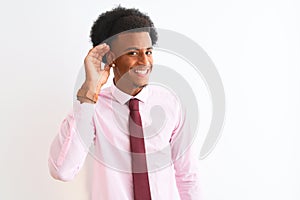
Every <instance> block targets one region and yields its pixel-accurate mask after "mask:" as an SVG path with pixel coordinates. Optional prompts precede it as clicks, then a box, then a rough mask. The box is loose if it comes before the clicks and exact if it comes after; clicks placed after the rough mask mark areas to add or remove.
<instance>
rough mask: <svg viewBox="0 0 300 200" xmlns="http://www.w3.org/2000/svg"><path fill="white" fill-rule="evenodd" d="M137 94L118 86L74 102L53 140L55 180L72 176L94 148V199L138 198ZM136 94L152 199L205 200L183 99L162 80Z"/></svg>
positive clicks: (50, 158) (64, 179)
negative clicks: (133, 127)
mask: <svg viewBox="0 0 300 200" xmlns="http://www.w3.org/2000/svg"><path fill="white" fill-rule="evenodd" d="M131 98H132V96H130V95H128V94H126V93H124V92H122V91H121V90H119V89H118V88H117V87H116V86H115V85H112V86H110V87H108V88H105V89H103V90H101V92H100V94H99V99H98V102H97V103H96V104H88V103H83V104H80V103H79V102H77V101H76V102H75V103H74V109H73V111H72V112H71V113H70V114H69V115H68V116H67V117H66V118H65V119H64V121H63V122H62V124H61V127H60V130H59V133H58V135H57V136H56V138H55V139H54V141H53V142H52V145H51V149H50V156H49V170H50V173H51V175H52V176H53V177H54V178H55V179H58V180H62V181H70V180H72V179H73V178H74V177H75V176H76V174H77V173H78V172H79V170H80V169H81V167H82V165H83V163H84V161H85V158H86V156H87V154H88V153H91V154H92V155H93V157H94V158H95V160H96V161H97V162H95V165H94V169H93V180H92V181H93V182H92V188H91V191H90V197H89V199H92V200H102V199H103V200H133V188H132V186H133V184H132V174H131V171H130V170H131V160H130V158H131V157H130V143H129V136H128V116H129V108H128V105H127V102H128V101H129V100H130V99H131ZM135 98H137V99H139V100H140V114H141V119H142V123H143V130H144V135H145V149H146V156H147V167H148V176H149V182H150V183H149V184H150V190H151V196H152V199H153V200H180V199H181V200H201V198H200V182H199V179H200V178H199V166H198V165H199V161H198V159H197V157H196V153H194V147H193V145H190V144H191V143H192V140H193V138H192V137H191V135H192V134H190V133H189V131H188V123H187V122H186V120H185V117H184V116H185V115H184V112H183V111H182V108H181V105H180V101H179V100H178V98H177V97H176V95H174V94H173V93H172V92H170V91H169V90H167V89H165V88H163V87H162V86H157V85H148V86H146V87H145V88H143V90H142V91H141V92H140V93H138V94H137V95H136V96H135Z"/></svg>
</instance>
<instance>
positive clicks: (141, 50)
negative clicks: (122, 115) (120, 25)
mask: <svg viewBox="0 0 300 200" xmlns="http://www.w3.org/2000/svg"><path fill="white" fill-rule="evenodd" d="M111 51H112V53H113V57H114V59H113V60H114V61H113V63H114V64H115V66H116V67H114V68H113V70H114V75H115V77H114V81H115V84H116V85H117V86H120V87H127V88H121V89H125V90H126V89H129V90H130V89H134V88H142V87H143V86H145V85H147V84H148V81H149V75H150V72H151V70H152V64H153V59H152V42H151V38H150V36H149V33H148V32H133V33H121V34H119V35H118V36H117V38H116V39H114V40H113V41H112V43H111Z"/></svg>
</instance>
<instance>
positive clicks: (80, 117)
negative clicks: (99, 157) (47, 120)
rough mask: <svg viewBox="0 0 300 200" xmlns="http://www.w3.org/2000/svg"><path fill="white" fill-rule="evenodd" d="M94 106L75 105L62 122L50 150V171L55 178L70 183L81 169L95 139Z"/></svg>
mask: <svg viewBox="0 0 300 200" xmlns="http://www.w3.org/2000/svg"><path fill="white" fill-rule="evenodd" d="M93 109H94V107H93V105H90V104H89V105H88V104H82V105H78V104H77V105H75V106H74V111H73V112H72V113H71V114H69V115H68V116H67V117H66V118H65V120H64V121H63V122H62V124H61V127H60V130H59V133H58V135H57V136H56V137H55V139H54V141H53V142H52V145H51V148H50V155H49V161H48V162H49V170H50V173H51V175H52V177H53V178H55V179H58V180H62V181H69V180H72V179H73V178H74V177H75V175H76V174H77V173H78V172H79V170H80V169H81V167H82V165H83V163H84V160H85V158H86V156H87V153H88V148H89V146H90V144H91V143H92V142H93V139H94V126H93V112H94V111H93Z"/></svg>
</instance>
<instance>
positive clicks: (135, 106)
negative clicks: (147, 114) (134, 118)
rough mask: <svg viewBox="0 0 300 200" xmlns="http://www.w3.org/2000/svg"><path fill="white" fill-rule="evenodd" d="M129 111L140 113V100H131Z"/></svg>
mask: <svg viewBox="0 0 300 200" xmlns="http://www.w3.org/2000/svg"><path fill="white" fill-rule="evenodd" d="M129 110H130V111H139V100H138V99H130V100H129Z"/></svg>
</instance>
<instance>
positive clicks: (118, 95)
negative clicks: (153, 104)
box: [111, 84, 149, 105]
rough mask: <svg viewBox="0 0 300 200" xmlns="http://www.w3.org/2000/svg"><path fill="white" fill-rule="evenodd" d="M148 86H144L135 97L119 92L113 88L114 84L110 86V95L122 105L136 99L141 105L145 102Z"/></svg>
mask: <svg viewBox="0 0 300 200" xmlns="http://www.w3.org/2000/svg"><path fill="white" fill-rule="evenodd" d="M148 93H149V91H148V86H145V87H144V88H143V89H142V90H141V91H140V92H139V93H138V94H137V95H135V96H131V95H129V94H127V93H125V92H123V91H121V90H120V89H119V88H117V87H116V86H115V84H112V86H111V94H112V96H113V97H114V98H115V99H116V100H117V101H118V102H119V103H120V104H122V105H124V104H125V103H127V102H128V101H129V100H130V99H132V98H136V99H138V100H140V101H142V102H143V103H145V102H146V100H147V98H148Z"/></svg>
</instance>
